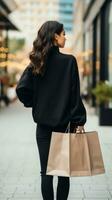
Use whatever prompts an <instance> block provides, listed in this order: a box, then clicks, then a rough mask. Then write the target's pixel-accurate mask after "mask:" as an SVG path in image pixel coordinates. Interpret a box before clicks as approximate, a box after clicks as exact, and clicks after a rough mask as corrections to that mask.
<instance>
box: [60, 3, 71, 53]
mask: <svg viewBox="0 0 112 200" xmlns="http://www.w3.org/2000/svg"><path fill="white" fill-rule="evenodd" d="M73 5H74V0H59V21H60V22H62V23H63V24H64V28H65V32H66V37H67V40H66V49H67V51H68V52H69V51H72V46H73V19H74V6H73Z"/></svg>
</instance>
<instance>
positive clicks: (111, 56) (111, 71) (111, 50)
mask: <svg viewBox="0 0 112 200" xmlns="http://www.w3.org/2000/svg"><path fill="white" fill-rule="evenodd" d="M108 25H109V26H108V27H109V32H108V33H109V34H108V37H109V40H108V41H109V44H108V75H109V82H110V83H111V84H112V2H111V3H110V6H109V21H108Z"/></svg>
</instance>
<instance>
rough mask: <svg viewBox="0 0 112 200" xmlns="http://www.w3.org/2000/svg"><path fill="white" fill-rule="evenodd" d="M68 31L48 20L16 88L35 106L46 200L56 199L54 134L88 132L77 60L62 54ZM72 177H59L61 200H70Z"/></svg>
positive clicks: (59, 196) (27, 105) (33, 108)
mask: <svg viewBox="0 0 112 200" xmlns="http://www.w3.org/2000/svg"><path fill="white" fill-rule="evenodd" d="M65 41H66V37H65V30H64V26H63V24H61V23H59V22H57V21H47V22H45V23H44V24H43V25H42V26H41V27H40V29H39V30H38V33H37V37H36V39H35V41H34V42H33V48H32V51H31V53H30V55H29V58H30V63H29V65H28V66H27V67H26V68H25V70H24V72H23V74H22V76H21V78H20V81H19V83H18V85H17V87H16V93H17V96H18V98H19V100H20V101H21V102H22V103H23V104H24V106H25V107H32V116H33V119H34V122H35V123H36V124H37V126H36V141H37V146H38V150H39V158H40V166H41V172H40V173H41V192H42V196H43V199H44V200H54V190H53V176H50V175H46V168H47V160H48V153H49V147H50V140H51V133H52V131H59V132H63V133H64V132H65V131H66V128H67V125H68V123H69V122H70V131H71V132H73V131H75V130H76V128H77V129H78V130H79V131H80V132H82V131H84V124H85V123H86V110H85V107H84V105H83V102H82V99H81V96H80V81H79V73H78V66H77V61H76V58H75V57H74V56H73V55H71V54H65V53H61V52H60V50H59V48H63V47H64V46H65ZM69 187H70V179H69V177H61V176H58V184H57V190H56V199H57V200H67V199H68V194H69Z"/></svg>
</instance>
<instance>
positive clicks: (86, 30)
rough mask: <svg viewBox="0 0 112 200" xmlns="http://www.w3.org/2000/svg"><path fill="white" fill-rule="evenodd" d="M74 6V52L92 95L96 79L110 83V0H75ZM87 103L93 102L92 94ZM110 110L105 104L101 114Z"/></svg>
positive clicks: (111, 18) (111, 50)
mask: <svg viewBox="0 0 112 200" xmlns="http://www.w3.org/2000/svg"><path fill="white" fill-rule="evenodd" d="M74 6H75V7H74V9H75V16H74V52H76V55H77V56H78V57H79V58H80V61H82V63H81V65H82V66H80V67H81V71H82V77H83V80H84V83H86V84H84V85H85V89H86V90H87V93H88V94H91V92H90V91H91V89H92V88H94V87H95V86H96V84H97V83H98V82H99V81H105V80H108V81H109V83H110V84H112V0H80V1H79V0H76V2H75V4H74ZM75 30H76V31H75ZM85 89H84V91H85ZM90 104H91V105H92V106H95V105H96V101H95V98H94V97H93V96H91V98H90ZM111 110H112V108H111V104H108V109H106V112H105V113H104V115H105V116H107V115H106V113H108V117H109V116H110V112H111ZM101 113H102V112H101ZM102 115H103V113H102ZM108 117H107V119H108ZM109 118H112V114H111V117H109ZM103 119H104V118H103ZM105 120H106V119H105ZM108 121H109V119H108ZM111 124H112V121H111Z"/></svg>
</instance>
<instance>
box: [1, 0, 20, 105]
mask: <svg viewBox="0 0 112 200" xmlns="http://www.w3.org/2000/svg"><path fill="white" fill-rule="evenodd" d="M16 7H17V5H16V3H15V2H14V1H13V0H8V1H6V0H1V1H0V100H4V101H5V103H6V105H8V98H7V96H6V90H7V83H8V73H7V67H8V66H7V63H8V62H7V61H8V54H9V49H8V39H9V38H8V32H9V31H10V30H15V31H18V28H17V27H16V26H15V25H14V24H13V23H12V22H11V20H10V19H9V17H8V15H9V14H10V13H11V12H12V11H13V10H15V9H16Z"/></svg>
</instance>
